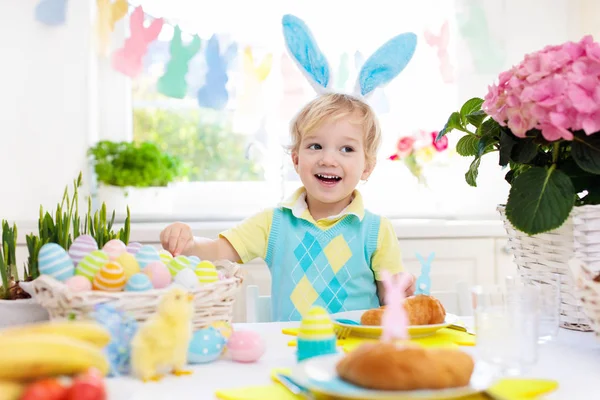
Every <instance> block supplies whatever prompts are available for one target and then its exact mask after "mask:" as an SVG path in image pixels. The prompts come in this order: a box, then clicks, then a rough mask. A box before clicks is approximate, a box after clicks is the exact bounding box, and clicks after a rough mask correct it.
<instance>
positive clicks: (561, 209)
mask: <svg viewBox="0 0 600 400" xmlns="http://www.w3.org/2000/svg"><path fill="white" fill-rule="evenodd" d="M575 195H576V193H575V188H574V187H573V183H572V182H571V179H570V178H569V176H568V175H567V174H565V173H564V172H562V171H560V170H557V169H555V168H554V167H550V168H542V167H534V168H530V169H528V170H527V171H525V172H523V173H521V174H520V175H519V176H517V177H516V178H515V179H514V180H513V183H512V186H511V188H510V192H509V195H508V201H507V203H506V216H507V218H508V219H509V221H510V222H511V223H512V224H513V226H514V227H515V228H516V229H518V230H520V231H521V232H525V233H527V234H529V235H535V234H538V233H542V232H547V231H550V230H552V229H556V228H558V227H560V226H561V225H562V224H563V223H564V222H565V221H566V220H567V218H568V216H569V213H570V212H571V209H572V208H573V205H574V202H575Z"/></svg>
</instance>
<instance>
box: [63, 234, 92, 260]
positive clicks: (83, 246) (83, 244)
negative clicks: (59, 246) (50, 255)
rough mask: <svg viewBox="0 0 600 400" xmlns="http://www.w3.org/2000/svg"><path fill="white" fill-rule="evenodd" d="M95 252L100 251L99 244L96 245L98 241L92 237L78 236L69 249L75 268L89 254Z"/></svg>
mask: <svg viewBox="0 0 600 400" xmlns="http://www.w3.org/2000/svg"><path fill="white" fill-rule="evenodd" d="M94 250H98V243H96V239H94V238H93V237H92V236H90V235H81V236H77V238H75V240H74V241H73V244H71V247H69V256H70V257H71V260H73V263H75V266H77V264H78V263H79V262H80V261H81V260H83V257H85V256H86V255H87V254H89V253H91V252H92V251H94Z"/></svg>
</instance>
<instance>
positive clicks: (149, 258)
mask: <svg viewBox="0 0 600 400" xmlns="http://www.w3.org/2000/svg"><path fill="white" fill-rule="evenodd" d="M135 259H136V260H137V262H138V263H139V264H140V267H141V268H144V267H145V266H146V265H148V264H150V263H152V262H154V261H160V255H159V254H158V250H156V249H155V248H154V247H153V246H150V245H149V244H147V245H145V246H142V247H141V248H140V250H139V251H138V252H137V253H136V255H135Z"/></svg>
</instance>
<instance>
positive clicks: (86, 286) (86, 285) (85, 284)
mask: <svg viewBox="0 0 600 400" xmlns="http://www.w3.org/2000/svg"><path fill="white" fill-rule="evenodd" d="M65 285H67V287H68V288H69V290H70V291H71V292H87V291H88V290H92V282H90V280H89V279H88V278H86V277H85V276H82V275H75V276H72V277H70V278H69V279H67V280H66V281H65Z"/></svg>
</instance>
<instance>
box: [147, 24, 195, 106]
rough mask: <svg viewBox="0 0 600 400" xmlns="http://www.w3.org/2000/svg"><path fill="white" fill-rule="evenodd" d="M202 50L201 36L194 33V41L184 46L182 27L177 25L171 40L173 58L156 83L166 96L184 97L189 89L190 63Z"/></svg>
mask: <svg viewBox="0 0 600 400" xmlns="http://www.w3.org/2000/svg"><path fill="white" fill-rule="evenodd" d="M199 50H200V37H199V36H198V35H194V37H193V39H192V42H191V43H190V44H189V45H187V46H184V45H183V43H182V40H181V29H180V28H179V25H176V26H175V29H174V31H173V40H171V46H170V51H171V59H170V60H169V62H168V63H167V66H166V67H165V73H164V75H163V76H161V77H160V79H159V80H158V82H157V83H156V87H157V90H158V91H159V92H160V93H162V94H164V95H165V96H169V97H173V98H176V99H183V98H184V97H185V94H186V91H187V83H186V80H185V78H186V75H187V72H188V63H189V62H190V60H191V59H192V58H193V57H194V55H196V53H198V51H199Z"/></svg>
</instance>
